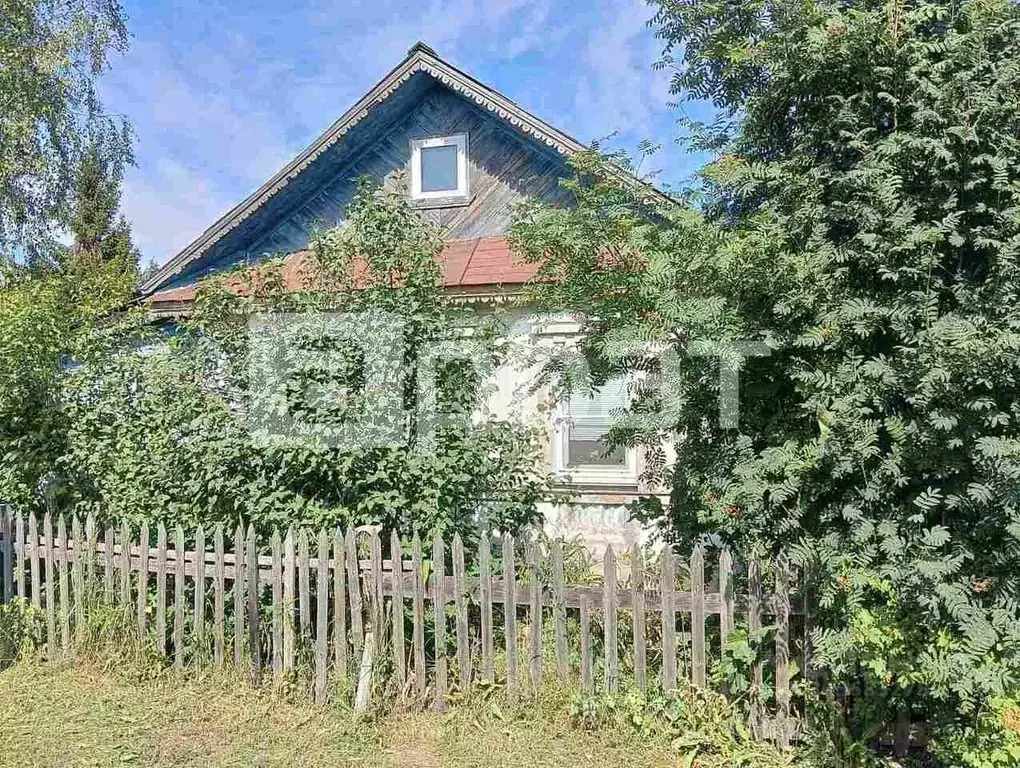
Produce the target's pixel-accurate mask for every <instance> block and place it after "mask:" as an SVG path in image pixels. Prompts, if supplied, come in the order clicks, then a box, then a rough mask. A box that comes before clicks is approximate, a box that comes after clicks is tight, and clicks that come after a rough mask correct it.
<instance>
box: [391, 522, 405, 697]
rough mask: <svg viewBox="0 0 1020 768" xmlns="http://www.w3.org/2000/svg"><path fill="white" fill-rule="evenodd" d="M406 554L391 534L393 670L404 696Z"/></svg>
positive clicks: (393, 534)
mask: <svg viewBox="0 0 1020 768" xmlns="http://www.w3.org/2000/svg"><path fill="white" fill-rule="evenodd" d="M403 558H404V552H403V550H402V549H401V547H400V536H399V535H398V534H397V532H396V531H392V532H391V533H390V562H391V563H393V566H392V567H393V601H392V604H391V606H392V611H393V669H394V673H395V674H396V677H397V688H398V689H399V691H400V692H401V694H403V692H404V686H405V685H406V684H407V656H406V655H405V653H404V565H403V562H404V561H403Z"/></svg>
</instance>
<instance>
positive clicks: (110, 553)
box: [103, 525, 117, 605]
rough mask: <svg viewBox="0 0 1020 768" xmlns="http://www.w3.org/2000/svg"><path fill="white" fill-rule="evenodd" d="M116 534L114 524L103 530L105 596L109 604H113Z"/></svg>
mask: <svg viewBox="0 0 1020 768" xmlns="http://www.w3.org/2000/svg"><path fill="white" fill-rule="evenodd" d="M115 538H116V537H115V536H114V533H113V526H112V525H109V526H107V527H106V530H105V531H104V532H103V598H104V600H105V601H106V604H107V605H113V598H114V592H113V575H114V574H113V566H114V564H115V561H116V556H117V555H116V551H115V547H114V540H115Z"/></svg>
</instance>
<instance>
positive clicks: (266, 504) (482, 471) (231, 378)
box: [58, 183, 548, 539]
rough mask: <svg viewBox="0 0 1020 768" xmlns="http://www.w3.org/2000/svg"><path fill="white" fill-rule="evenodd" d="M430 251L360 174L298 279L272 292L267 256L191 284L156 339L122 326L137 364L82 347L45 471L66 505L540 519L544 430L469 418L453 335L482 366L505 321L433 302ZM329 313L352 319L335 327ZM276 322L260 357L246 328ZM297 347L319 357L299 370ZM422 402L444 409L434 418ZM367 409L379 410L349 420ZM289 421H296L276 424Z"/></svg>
mask: <svg viewBox="0 0 1020 768" xmlns="http://www.w3.org/2000/svg"><path fill="white" fill-rule="evenodd" d="M441 248H442V241H441V238H440V237H439V233H438V232H437V230H436V229H435V228H433V227H432V226H431V225H429V224H428V223H427V222H426V221H425V220H424V219H423V218H422V216H421V214H420V213H419V212H418V211H416V210H415V209H414V208H413V207H411V206H410V204H409V203H408V202H407V200H406V196H404V195H401V194H397V193H393V192H388V191H384V190H381V189H376V188H375V187H373V186H371V185H369V184H367V183H363V184H362V185H361V186H360V187H359V190H358V193H357V195H356V196H355V198H354V200H353V202H352V204H351V206H350V209H349V210H348V212H347V216H346V221H345V224H344V225H343V226H342V227H340V228H337V229H333V230H329V231H326V232H323V233H322V234H321V235H320V236H319V237H318V238H317V239H316V240H315V242H314V243H313V247H312V254H311V256H310V258H309V262H308V264H307V265H306V269H305V272H304V276H305V280H304V283H303V285H301V286H298V287H297V288H296V289H295V287H294V286H293V285H291V286H289V287H285V285H284V281H283V278H282V265H281V264H280V263H279V262H270V263H267V264H264V265H260V266H259V267H257V268H253V269H250V270H238V271H235V272H231V273H229V274H226V275H222V276H220V277H217V278H213V279H211V280H209V281H207V282H206V283H204V284H203V285H202V286H201V288H200V290H199V295H198V298H197V300H196V307H195V312H194V314H193V316H192V317H191V318H189V319H188V321H187V322H186V323H184V324H183V325H182V326H181V327H179V328H177V329H175V330H174V331H173V333H172V334H171V335H169V336H162V337H160V336H158V335H156V334H154V332H153V329H151V328H146V327H145V326H143V325H140V324H139V325H135V326H130V324H129V323H128V322H127V321H125V323H124V324H123V325H122V326H121V327H122V329H124V333H128V331H130V334H131V338H132V339H133V344H134V345H135V346H143V347H144V348H145V349H147V350H148V352H147V353H146V354H133V353H131V352H128V351H126V350H124V351H122V352H120V353H118V354H112V355H111V354H100V355H89V356H88V357H83V358H82V359H81V360H80V365H79V366H78V367H77V368H75V369H74V370H72V371H69V372H68V374H67V375H66V377H65V378H64V381H65V385H66V390H65V397H64V407H65V409H66V412H67V414H68V427H67V429H68V432H67V441H68V448H67V451H66V452H65V453H64V454H63V455H62V456H61V457H60V458H59V460H58V466H59V469H60V475H61V476H62V477H63V478H64V479H65V482H66V484H67V486H68V488H69V489H72V491H73V494H74V497H73V500H72V503H73V504H74V505H76V507H77V508H78V510H79V511H80V512H85V511H86V510H89V509H92V510H95V511H96V512H97V514H99V515H100V516H101V517H107V516H108V517H118V518H120V517H126V518H128V519H131V520H133V521H135V522H140V521H142V520H146V521H148V522H149V523H150V525H152V524H154V523H155V522H156V521H157V520H162V521H164V522H165V523H167V524H168V525H174V524H177V523H182V524H184V525H187V526H190V525H193V524H194V523H196V522H198V521H202V522H204V523H215V522H224V523H227V524H228V525H230V526H232V525H235V524H236V523H237V522H238V521H242V522H245V523H247V522H249V521H251V522H254V523H255V524H256V525H257V526H258V527H259V528H260V530H262V531H267V530H269V529H271V528H272V527H275V526H280V527H286V526H288V525H292V524H293V525H298V524H301V525H307V526H311V527H319V526H334V525H343V526H346V525H348V524H350V523H356V524H370V523H372V524H379V525H382V526H383V527H384V528H385V529H386V530H394V529H396V530H399V531H401V532H404V533H410V532H411V531H412V530H413V529H415V528H418V529H420V530H421V531H422V533H423V534H425V533H428V534H431V533H433V532H444V533H452V532H453V531H460V532H461V533H462V534H464V535H468V534H470V536H471V538H472V539H473V538H474V535H475V533H476V531H477V526H478V524H479V515H481V516H482V517H484V518H485V520H486V521H487V523H488V524H489V525H492V526H495V527H499V528H506V529H510V530H517V529H519V528H521V527H522V526H524V525H526V524H528V523H531V522H533V521H534V520H535V519H536V516H537V505H538V503H539V502H540V501H542V500H543V499H544V498H545V496H546V494H547V491H548V485H547V482H546V477H545V475H544V474H543V473H542V471H541V469H540V467H541V465H540V462H539V458H540V456H541V451H542V442H541V435H540V434H539V433H538V432H537V431H535V430H533V429H532V428H530V427H528V426H525V425H523V424H518V423H515V422H510V421H500V420H493V419H471V418H470V416H471V412H472V411H473V410H474V408H476V407H481V404H482V403H481V402H480V401H482V402H483V400H482V397H481V396H482V395H483V394H484V392H483V388H482V386H481V380H482V377H479V376H476V375H474V374H473V373H472V371H471V370H469V368H467V367H466V366H465V365H463V364H462V363H463V361H461V360H460V359H459V358H458V357H457V351H456V350H457V344H458V343H459V342H461V341H463V340H464V337H465V336H467V337H468V340H469V341H470V344H471V348H472V349H473V350H474V351H475V352H476V353H477V354H478V356H479V357H480V358H481V359H482V360H483V361H485V362H486V364H487V365H489V366H492V365H495V364H497V363H498V361H499V360H500V359H501V357H502V355H503V354H504V353H503V351H502V347H501V343H500V341H499V338H500V337H499V333H500V325H499V323H498V318H496V317H492V318H487V319H481V318H479V317H478V315H476V314H475V313H473V312H470V311H469V310H465V309H461V308H459V307H458V306H456V305H454V304H452V303H450V302H449V301H448V300H447V299H446V298H445V297H444V296H443V294H442V293H441V289H440V287H439V282H440V281H439V280H438V277H439V273H438V265H437V261H436V258H437V256H438V254H439V253H440V251H441ZM323 313H338V316H339V314H343V316H344V317H347V316H350V317H355V318H356V319H355V320H353V321H351V322H352V323H353V325H349V326H343V325H341V326H336V327H334V326H331V325H330V324H329V320H328V319H323V318H324V314H323ZM280 318H283V319H284V320H285V322H281V323H279V324H273V323H272V322H269V323H267V324H266V325H265V328H266V330H265V331H264V333H265V334H266V335H265V337H264V340H268V341H269V342H270V344H269V346H268V347H267V348H268V349H269V350H270V352H269V353H268V354H263V351H264V348H263V347H259V346H257V345H255V344H254V343H253V341H252V340H253V338H255V337H256V336H255V335H256V334H258V333H263V331H261V330H259V329H260V328H262V327H263V326H261V325H259V323H261V322H263V321H264V320H266V319H268V320H269V321H272V320H274V319H280ZM251 323H254V324H255V325H250V324H251ZM253 328H254V329H255V330H252V329H253ZM259 338H262V337H259ZM366 339H370V340H371V343H370V344H367V345H366V344H365V343H364V342H365V340H366ZM260 350H263V351H260ZM309 354H311V356H312V357H314V365H311V366H305V367H304V368H301V367H300V365H299V364H300V362H301V359H300V357H299V356H307V355H309ZM369 354H371V355H374V356H376V357H374V358H373V360H372V362H375V361H376V358H378V359H379V360H381V361H382V362H383V364H384V365H386V366H389V367H387V368H386V370H387V371H388V374H387V377H386V381H385V382H384V384H386V385H388V386H383V387H380V384H379V382H378V381H376V380H370V379H368V378H366V377H367V376H368V375H369V373H370V371H371V368H370V366H368V365H367V364H366V361H365V358H364V356H365V355H369ZM430 355H432V356H433V357H434V358H437V359H436V363H437V365H436V374H435V377H434V380H433V376H432V369H431V368H429V367H428V366H426V365H425V362H426V361H427V360H428V359H429V356H430ZM281 360H285V361H287V362H288V363H293V364H294V365H295V369H294V370H295V371H297V372H296V373H295V375H293V376H288V377H286V378H285V379H284V380H283V381H278V380H275V379H273V378H272V376H269V375H267V372H269V371H270V369H271V368H272V367H273V366H275V365H277V364H279V362H280V361H281ZM306 362H307V361H306ZM373 375H374V374H373ZM337 382H339V384H337ZM338 387H339V388H338ZM379 398H382V399H383V400H385V403H384V405H385V407H380V406H379V401H378V399H379ZM386 398H389V399H386ZM432 402H436V403H438V406H439V407H438V409H436V410H439V411H445V412H446V413H440V414H439V415H438V416H436V417H435V423H434V424H433V423H432V422H430V421H429V420H428V418H427V415H428V414H429V413H431V410H430V408H429V407H428V406H430V405H431V403H432ZM367 406H375V408H374V410H373V411H372V413H375V412H376V411H382V413H381V414H376V415H375V416H367V417H365V418H364V419H362V416H363V415H364V414H365V413H368V412H369V409H368V408H367ZM288 414H290V415H292V414H298V415H299V416H301V417H302V418H303V419H305V420H306V421H307V424H308V425H309V426H307V427H306V428H303V429H302V430H299V431H298V432H296V433H293V434H292V433H290V432H287V431H286V430H284V431H282V432H278V431H275V429H274V427H275V426H279V425H278V424H277V422H276V421H274V419H277V418H280V419H282V416H283V415H288ZM458 415H459V416H460V417H461V418H457V416H458ZM263 417H264V418H263ZM447 417H449V418H447ZM394 418H395V419H397V424H396V426H395V430H396V432H395V433H394V431H393V430H394V424H393V423H392V420H393V419H394ZM373 419H374V420H373ZM380 421H381V422H384V423H383V425H382V426H380V424H378V423H376V422H380ZM433 426H434V429H432V427H433ZM383 427H388V428H389V431H386V430H385V429H383ZM380 430H381V431H382V434H384V435H385V436H386V439H385V440H382V439H379V434H380ZM340 438H343V439H340Z"/></svg>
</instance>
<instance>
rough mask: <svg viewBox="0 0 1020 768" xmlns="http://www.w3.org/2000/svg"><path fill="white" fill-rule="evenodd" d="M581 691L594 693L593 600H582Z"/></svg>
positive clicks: (585, 597)
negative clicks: (592, 654) (592, 663)
mask: <svg viewBox="0 0 1020 768" xmlns="http://www.w3.org/2000/svg"><path fill="white" fill-rule="evenodd" d="M581 690H583V691H584V692H585V693H591V692H592V685H591V599H590V598H589V597H588V596H587V595H585V596H584V597H582V598H581Z"/></svg>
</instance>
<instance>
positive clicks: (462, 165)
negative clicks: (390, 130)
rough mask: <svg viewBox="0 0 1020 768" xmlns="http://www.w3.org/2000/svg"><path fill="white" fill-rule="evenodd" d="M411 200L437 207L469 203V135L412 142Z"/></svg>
mask: <svg viewBox="0 0 1020 768" xmlns="http://www.w3.org/2000/svg"><path fill="white" fill-rule="evenodd" d="M411 197H412V198H413V199H414V200H420V201H424V202H429V201H432V202H435V203H442V202H446V201H454V202H460V201H466V200H467V197H468V162H467V134H466V133H458V134H454V135H453V136H435V137H431V138H427V139H412V140H411Z"/></svg>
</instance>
